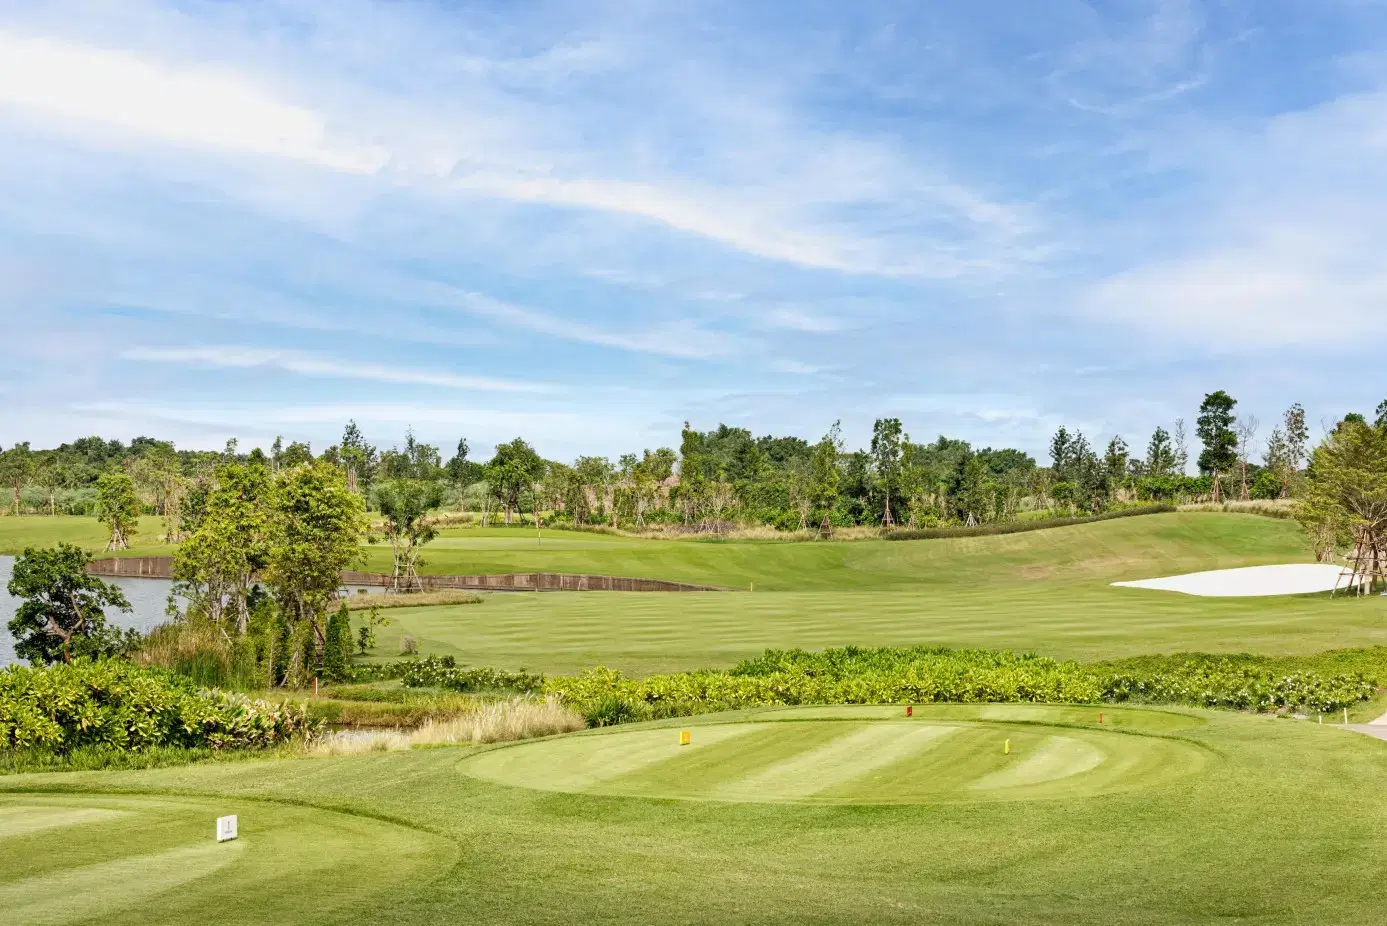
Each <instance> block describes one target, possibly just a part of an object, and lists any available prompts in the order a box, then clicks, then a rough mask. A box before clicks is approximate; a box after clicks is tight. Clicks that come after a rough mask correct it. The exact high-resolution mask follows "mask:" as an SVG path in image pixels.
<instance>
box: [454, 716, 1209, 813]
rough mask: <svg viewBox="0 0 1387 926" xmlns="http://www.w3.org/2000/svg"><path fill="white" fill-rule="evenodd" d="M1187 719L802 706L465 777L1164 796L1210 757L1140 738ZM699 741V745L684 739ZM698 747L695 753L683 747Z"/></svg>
mask: <svg viewBox="0 0 1387 926" xmlns="http://www.w3.org/2000/svg"><path fill="white" fill-rule="evenodd" d="M1198 725H1199V721H1198V720H1197V719H1195V718H1192V717H1189V716H1187V715H1181V714H1162V713H1157V712H1154V711H1134V710H1122V709H1118V710H1116V711H1114V710H1113V709H1111V708H1107V709H1106V713H1104V711H1103V710H1100V709H1098V708H1091V709H1090V708H1076V707H1070V708H1050V707H1044V706H1033V705H1006V706H1002V705H995V706H976V705H957V706H953V707H951V708H950V709H944V710H940V709H929V708H926V709H922V710H919V711H916V712H913V714H912V716H911V717H910V718H907V717H906V716H905V713H904V711H903V710H901V709H900V708H870V707H840V708H808V709H804V708H799V709H789V710H782V711H776V712H770V713H761V714H753V715H751V716H749V717H747V718H746V719H744V720H739V721H727V722H722V723H714V724H704V725H701V726H699V727H697V728H696V729H692V730H682V731H675V730H672V729H666V728H658V727H657V728H654V729H649V728H646V729H629V730H628V729H617V730H615V731H609V732H601V733H593V734H587V735H584V736H577V737H566V738H562V739H557V740H549V741H545V742H539V743H531V744H524V745H517V746H513V747H509V748H506V749H500V750H495V751H492V752H488V753H485V754H484V755H481V756H478V757H477V758H476V759H472V760H469V761H467V762H465V763H463V765H462V766H461V768H462V770H463V771H465V772H467V773H468V774H471V775H476V776H478V777H480V778H484V779H487V780H490V781H495V782H498V783H501V784H510V785H519V786H522V787H531V788H537V789H540V790H546V791H566V792H574V793H584V794H605V795H613V796H628V797H657V798H677V799H684V800H714V801H732V802H752V803H787V802H788V803H815V804H916V803H937V802H977V801H996V800H1029V799H1034V798H1040V797H1047V796H1068V797H1077V796H1081V795H1096V794H1104V793H1109V792H1113V791H1129V790H1140V789H1143V788H1151V787H1158V786H1160V785H1162V784H1165V783H1167V782H1169V781H1172V780H1174V779H1177V778H1180V777H1183V776H1185V775H1192V774H1196V773H1198V772H1199V771H1200V770H1201V769H1203V767H1204V766H1205V765H1206V764H1207V762H1208V760H1209V758H1210V754H1208V753H1207V752H1205V751H1204V750H1202V749H1200V748H1199V747H1197V746H1194V745H1192V744H1190V743H1186V742H1183V741H1181V740H1178V739H1174V738H1167V737H1159V736H1144V735H1138V734H1139V733H1141V732H1143V731H1153V730H1154V731H1170V730H1178V729H1182V728H1189V727H1194V726H1198ZM686 735H687V742H685V739H686ZM685 746H688V747H690V748H681V747H685Z"/></svg>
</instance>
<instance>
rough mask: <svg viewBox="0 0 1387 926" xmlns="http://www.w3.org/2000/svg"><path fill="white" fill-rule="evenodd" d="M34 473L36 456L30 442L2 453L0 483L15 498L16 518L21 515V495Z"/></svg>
mask: <svg viewBox="0 0 1387 926" xmlns="http://www.w3.org/2000/svg"><path fill="white" fill-rule="evenodd" d="M33 471H34V454H33V452H32V451H30V449H29V442H28V441H25V442H24V443H22V444H15V445H14V446H13V447H11V448H10V449H9V450H5V451H0V481H3V482H4V484H5V485H6V486H8V487H9V489H10V492H11V493H12V497H13V505H14V513H15V516H16V517H18V515H19V493H20V490H21V489H23V488H24V483H25V482H26V481H27V480H28V479H29V477H30V476H31V475H32V474H33Z"/></svg>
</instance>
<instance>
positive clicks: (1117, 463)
mask: <svg viewBox="0 0 1387 926" xmlns="http://www.w3.org/2000/svg"><path fill="white" fill-rule="evenodd" d="M1131 457H1132V454H1131V451H1129V450H1128V449H1127V442H1126V441H1124V440H1123V439H1122V437H1121V436H1120V435H1116V436H1114V437H1113V439H1112V440H1110V441H1108V449H1107V451H1106V452H1105V453H1104V454H1103V466H1104V468H1105V470H1106V472H1105V473H1104V476H1105V478H1106V480H1107V486H1108V490H1109V491H1110V492H1117V491H1118V490H1119V489H1120V488H1121V487H1122V486H1123V485H1125V484H1126V481H1127V464H1128V462H1129V461H1130V460H1131Z"/></svg>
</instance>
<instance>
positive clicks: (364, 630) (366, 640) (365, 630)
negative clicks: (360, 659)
mask: <svg viewBox="0 0 1387 926" xmlns="http://www.w3.org/2000/svg"><path fill="white" fill-rule="evenodd" d="M388 626H390V618H388V617H382V616H381V613H380V608H378V607H376V606H375V605H372V606H371V610H370V611H368V612H367V614H366V620H365V621H363V622H362V624H361V626H360V627H358V628H357V631H356V645H357V649H358V650H359V651H360V653H361V655H363V656H365V655H366V651H367V650H372V649H375V648H376V628H377V627H388Z"/></svg>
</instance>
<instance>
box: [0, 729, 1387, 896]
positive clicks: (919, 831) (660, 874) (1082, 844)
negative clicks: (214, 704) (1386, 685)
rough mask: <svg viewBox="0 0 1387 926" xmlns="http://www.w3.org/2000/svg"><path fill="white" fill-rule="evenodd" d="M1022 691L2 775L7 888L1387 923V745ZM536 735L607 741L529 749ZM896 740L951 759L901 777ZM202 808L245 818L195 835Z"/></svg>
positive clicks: (205, 825)
mask: <svg viewBox="0 0 1387 926" xmlns="http://www.w3.org/2000/svg"><path fill="white" fill-rule="evenodd" d="M1028 710H1031V711H1034V710H1035V709H1033V708H1026V707H1024V706H1020V707H1018V706H1009V707H1006V708H987V707H972V708H962V707H958V706H953V707H948V708H941V709H938V710H934V709H929V710H926V709H918V710H917V712H916V714H917V716H916V718H915V719H914V720H913V721H911V722H904V720H903V718H900V717H899V716H898V715H897V714H896V712H894V711H892V712H890V714H891V715H893V716H890V717H888V716H887V715H884V714H883V715H881V716H879V717H878V716H876V715H874V714H873V711H872V709H861V708H858V709H849V711H850V713H849V714H844V713H842V711H841V709H840V710H838V711H836V712H835V711H829V712H827V713H825V712H824V711H823V710H822V709H820V710H819V711H816V712H810V713H808V714H805V715H797V714H796V713H795V712H787V711H777V712H749V713H744V714H739V715H733V716H716V717H704V718H699V719H698V720H695V721H684V722H683V723H682V727H683V728H686V729H690V730H691V731H692V733H693V739H694V744H693V746H691V747H688V748H687V750H686V751H684V752H680V751H679V750H680V749H681V747H678V746H677V744H676V741H675V740H674V737H675V736H676V733H677V728H676V727H668V726H666V727H663V728H661V727H656V728H653V729H654V731H655V732H652V733H646V732H642V730H651V729H652V728H650V727H645V728H635V729H622V728H619V729H618V730H617V731H615V732H611V733H608V732H594V733H585V734H578V735H576V736H574V737H571V738H566V739H562V740H556V741H543V742H539V743H536V744H521V745H517V746H510V747H502V748H499V749H494V750H489V751H488V750H482V749H471V748H443V749H429V750H414V751H409V752H402V753H390V754H381V755H370V756H362V757H355V758H339V759H301V760H280V761H267V762H251V763H235V764H225V765H206V766H197V767H188V768H179V769H160V770H151V771H144V772H122V773H114V772H112V773H72V774H66V775H30V776H15V777H10V778H5V779H2V780H0V898H3V899H4V900H5V902H6V905H7V913H8V914H10V915H14V912H15V910H16V908H17V909H19V910H20V911H22V914H23V915H21V916H20V917H19V920H16V921H20V920H23V921H26V922H35V921H39V922H50V923H76V922H88V921H101V922H109V923H136V922H139V923H162V922H169V923H176V922H187V921H189V919H190V918H196V919H215V920H216V921H219V922H288V921H293V922H299V923H335V922H376V923H408V922H438V921H445V920H446V921H449V922H508V923H516V922H519V923H527V922H528V923H546V922H595V921H603V922H639V923H648V922H689V923H706V922H747V921H755V922H824V923H830V922H949V923H999V924H1000V923H1055V922H1068V923H1105V924H1106V923H1113V922H1126V923H1186V922H1203V921H1211V920H1235V921H1242V920H1249V921H1256V922H1260V923H1303V922H1317V923H1330V922H1332V923H1358V922H1361V923H1373V922H1380V920H1381V916H1380V902H1379V893H1380V890H1379V887H1380V884H1381V883H1382V879H1383V877H1384V876H1387V851H1384V849H1387V837H1384V836H1383V835H1382V833H1383V832H1385V831H1387V804H1384V803H1383V802H1382V801H1381V799H1380V796H1381V794H1382V793H1383V792H1384V790H1387V743H1383V742H1380V741H1377V740H1373V739H1369V738H1367V737H1363V736H1360V735H1358V734H1354V733H1350V732H1346V731H1341V730H1338V729H1335V728H1332V727H1319V726H1316V725H1312V724H1310V723H1305V722H1299V721H1290V720H1276V719H1271V718H1266V717H1249V716H1242V715H1233V714H1218V713H1211V712H1195V711H1169V710H1166V711H1160V712H1155V711H1150V712H1148V711H1142V710H1139V709H1121V710H1116V711H1114V710H1111V709H1108V710H1107V716H1106V717H1105V723H1104V724H1103V725H1101V726H1100V725H1098V724H1097V723H1096V720H1097V718H1096V716H1095V714H1096V710H1097V709H1093V710H1089V709H1085V708H1065V709H1040V710H1039V712H1036V713H1033V714H1031V715H1027V714H1026V711H1028ZM989 712H1000V713H993V714H989ZM762 720H765V721H775V722H774V723H766V724H761V725H759V726H756V727H754V728H753V729H752V730H750V731H749V732H744V733H742V734H741V735H731V734H727V733H726V732H725V731H726V730H727V729H734V728H726V727H721V728H720V727H719V726H718V724H719V723H726V722H727V721H736V722H739V724H740V725H741V726H747V725H748V723H749V722H754V721H762ZM886 720H890V721H891V723H881V721H886ZM874 722H875V723H877V724H878V725H877V726H875V727H873V726H872V724H873V723H874ZM835 723H836V724H838V725H840V727H841V730H842V732H841V733H838V732H837V730H836V729H834V728H833V727H832V724H835ZM911 723H915V724H918V726H915V727H912V726H911ZM943 727H956V729H954V730H953V732H952V733H950V734H949V735H947V736H944V737H942V739H941V738H940V737H939V736H936V735H934V734H930V733H927V732H924V731H928V730H930V729H934V728H943ZM719 729H722V730H723V731H724V732H723V733H722V734H721V745H720V746H719V745H717V744H716V743H715V742H714V741H717V740H719V732H718V731H719ZM897 730H899V731H901V732H902V735H903V736H904V737H906V739H904V740H898V739H897V737H896V736H895V735H894V733H895V732H896V731H897ZM911 731H914V732H913V733H912V732H911ZM622 737H625V738H634V739H628V740H626V741H625V742H626V743H627V744H628V745H627V746H622V745H621V744H622V742H623V741H622V740H620V739H619V738H622ZM643 737H644V738H646V739H649V740H650V742H651V745H650V746H648V747H647V746H644V745H642V744H641V743H640V742H638V741H639V740H641V739H642V738H643ZM910 737H914V738H915V740H917V741H916V742H911V741H910ZM1008 738H1009V739H1011V740H1012V741H1013V752H1012V754H1011V755H1010V756H1005V755H1003V754H1002V753H1001V745H1002V743H1003V742H1004V740H1005V739H1008ZM666 740H668V742H665V741H666ZM936 740H938V743H936V744H935V745H933V746H930V745H928V744H929V743H931V742H934V741H936ZM737 741H740V742H741V744H742V745H741V746H740V747H736V748H734V747H733V745H732V744H733V743H735V742H737ZM551 743H552V744H573V747H574V748H578V749H579V750H580V751H583V752H587V753H592V751H593V750H594V749H596V750H597V751H598V752H601V751H603V750H605V751H606V754H607V756H608V760H607V763H606V764H605V765H602V766H585V765H583V764H582V763H576V764H569V765H563V766H557V765H553V764H548V765H547V767H546V761H545V757H544V756H543V755H540V756H534V755H533V754H530V755H528V756H527V751H533V750H552V749H553V748H554V746H553V745H550V744H551ZM835 743H836V744H837V746H836V747H835V745H834V744H835ZM944 744H948V745H947V748H948V749H949V750H952V752H950V753H948V754H945V753H943V752H934V750H943V749H945V748H946V745H944ZM1066 744H1077V746H1071V745H1066ZM848 745H851V746H852V748H847V746H848ZM835 749H836V753H835V755H836V758H834V757H833V756H830V755H829V752H834V750H835ZM883 749H885V750H888V751H889V750H892V749H895V750H896V752H895V753H892V755H895V756H896V761H894V763H893V762H890V761H884V760H880V757H881V755H883V753H882V750H883ZM660 750H663V751H664V752H663V753H660ZM825 750H828V752H825ZM854 756H861V759H862V768H861V769H860V771H862V772H863V776H860V777H857V778H854V777H853V771H854V770H853V768H852V767H851V765H850V763H851V760H852V758H853V757H854ZM909 756H914V757H915V758H916V759H917V760H918V761H919V762H927V761H931V760H932V761H935V763H936V765H937V767H938V768H939V769H941V770H942V771H943V772H947V776H951V777H949V778H948V781H946V782H944V783H943V784H937V785H930V784H929V782H930V781H933V780H934V779H935V776H925V777H924V778H920V777H918V776H917V777H916V778H913V779H912V778H910V776H909V774H908V772H909V769H910V768H911V767H913V766H912V763H910V762H905V763H904V764H902V761H903V760H902V757H909ZM1095 756H1096V757H1097V759H1095V758H1094V757H1095ZM1152 757H1156V760H1155V761H1152ZM806 758H808V759H809V760H811V761H805V760H806ZM945 759H949V760H954V761H949V762H943V761H941V760H945ZM613 762H616V763H618V764H620V763H623V762H624V763H625V765H624V767H622V768H618V769H617V770H616V771H615V772H612V771H611V769H612V767H613ZM917 764H918V763H917ZM585 768H586V769H589V770H590V771H592V770H594V769H595V772H593V774H595V775H596V778H594V777H593V774H588V775H587V777H585V773H584V772H583V770H584V769H585ZM902 769H905V771H902ZM872 775H881V776H884V777H883V778H880V779H878V780H875V782H874V781H873V779H872V778H871V777H870V776H872ZM479 776H480V777H479ZM565 776H566V777H565ZM758 776H759V777H758ZM816 776H817V777H816ZM912 782H914V783H913V784H912ZM1071 785H1072V786H1071ZM546 787H547V788H549V789H550V790H541V788H546ZM931 788H933V789H934V790H933V791H931V790H930V789H931ZM98 792H99V793H98ZM640 793H645V794H647V795H650V796H635V795H637V794H640ZM815 795H819V796H826V797H828V798H830V799H831V800H829V801H827V802H817V803H816V802H815V801H814V797H815ZM874 795H876V796H879V795H887V796H891V795H894V796H896V797H897V798H898V799H905V800H908V801H909V802H902V803H894V804H891V803H886V804H881V803H873V802H872V801H874V800H875V799H876V798H875V797H874ZM710 796H718V797H719V799H709V798H710ZM806 797H808V798H809V800H808V801H806V800H804V799H805V798H806ZM724 798H725V799H724ZM842 798H847V799H848V801H851V802H845V801H843V800H841V799H842ZM763 800H768V801H773V802H769V803H763V802H762V801H763ZM863 800H865V801H866V802H865V803H864V802H862V801H863ZM225 812H236V813H238V814H240V816H241V831H242V834H243V839H242V840H241V841H240V843H238V844H229V845H223V846H220V847H218V846H216V845H215V843H213V842H212V832H213V826H212V822H213V818H214V816H216V815H217V814H219V813H225ZM16 905H18V906H17V907H16Z"/></svg>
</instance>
